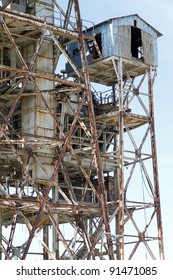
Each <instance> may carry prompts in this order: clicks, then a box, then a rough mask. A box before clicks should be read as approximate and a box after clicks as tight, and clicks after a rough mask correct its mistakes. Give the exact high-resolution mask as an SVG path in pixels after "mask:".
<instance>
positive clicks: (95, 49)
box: [87, 33, 102, 59]
mask: <svg viewBox="0 0 173 280" xmlns="http://www.w3.org/2000/svg"><path fill="white" fill-rule="evenodd" d="M87 47H88V50H89V53H90V55H91V57H92V58H93V59H97V58H99V57H101V54H102V37H101V33H98V34H96V35H95V42H94V40H89V41H87Z"/></svg>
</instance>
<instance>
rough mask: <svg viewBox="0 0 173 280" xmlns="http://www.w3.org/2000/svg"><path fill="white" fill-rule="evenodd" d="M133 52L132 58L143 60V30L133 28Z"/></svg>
mask: <svg viewBox="0 0 173 280" xmlns="http://www.w3.org/2000/svg"><path fill="white" fill-rule="evenodd" d="M131 52H132V57H136V58H139V59H142V58H143V51H142V36H141V30H140V29H139V28H137V27H133V26H132V27H131Z"/></svg>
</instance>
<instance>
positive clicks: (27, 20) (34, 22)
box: [0, 11, 93, 40]
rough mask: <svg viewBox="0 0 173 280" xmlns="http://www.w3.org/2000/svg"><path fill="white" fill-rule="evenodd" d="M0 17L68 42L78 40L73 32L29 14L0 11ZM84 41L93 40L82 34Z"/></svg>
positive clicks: (76, 34)
mask: <svg viewBox="0 0 173 280" xmlns="http://www.w3.org/2000/svg"><path fill="white" fill-rule="evenodd" d="M0 16H2V17H3V18H9V19H12V20H14V21H18V22H21V23H24V24H26V25H29V26H32V27H35V28H38V29H46V30H48V31H52V32H53V33H54V34H55V35H56V36H61V37H62V38H63V37H65V38H68V39H69V40H75V39H76V40H77V39H78V33H77V32H75V31H70V30H67V29H63V28H61V27H58V26H53V25H50V24H48V23H46V22H45V21H44V20H42V19H39V18H38V17H33V16H32V15H30V14H24V13H19V12H13V13H10V12H9V11H8V12H7V11H5V12H4V11H0ZM24 29H25V27H24ZM84 37H85V39H93V37H92V36H88V35H86V34H84Z"/></svg>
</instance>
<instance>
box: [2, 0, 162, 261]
mask: <svg viewBox="0 0 173 280" xmlns="http://www.w3.org/2000/svg"><path fill="white" fill-rule="evenodd" d="M0 2H1V7H0V31H1V32H0V61H1V63H0V149H1V153H0V252H1V259H7V260H9V259H13V258H17V259H26V258H27V259H30V258H32V257H33V256H34V257H35V256H38V258H41V259H45V260H46V259H71V260H73V259H75V260H76V259H93V260H94V259H104V258H105V259H121V260H123V259H132V258H145V257H146V255H147V258H148V259H159V258H160V259H163V258H164V248H163V232H162V219H161V206H160V195H159V180H158V166H157V152H156V139H155V125H154V101H153V86H154V81H155V78H156V73H157V72H156V71H157V62H156V60H157V54H156V52H155V51H154V49H155V47H157V43H156V42H157V38H158V37H159V36H160V35H161V34H160V33H159V32H158V31H157V30H155V29H154V28H153V27H152V26H150V25H149V24H147V23H146V22H145V21H143V20H142V19H141V18H140V17H139V16H138V15H132V16H128V17H127V18H126V17H125V18H120V19H111V20H109V21H106V22H104V23H102V24H100V25H97V26H92V27H89V28H86V27H84V22H83V21H82V19H81V15H80V8H79V1H78V0H69V1H63V2H66V6H67V8H66V10H63V9H62V7H61V1H57V0H49V1H44V0H43V1H37V0H35V1H33V0H28V1H23V0H19V1H0ZM63 5H64V3H63ZM72 16H73V17H72ZM131 22H132V23H133V24H132V23H131ZM141 23H142V25H140V24H141ZM109 24H110V26H111V27H110V26H109ZM140 26H142V27H140ZM111 28H112V29H111ZM113 28H115V30H117V33H116V34H118V37H117V38H118V39H117V40H116V39H115V41H112V42H113V44H114V50H115V53H110V54H109V55H106V54H105V52H106V50H105V49H104V43H106V40H107V39H105V38H106V36H108V34H109V30H111V32H110V34H111V36H114V34H115V33H114V31H113ZM142 28H146V29H143V30H142ZM102 29H103V30H106V31H105V32H106V33H105V34H107V35H105V34H104V36H103V34H102ZM129 34H130V35H129ZM123 36H125V37H123ZM111 38H113V37H111ZM152 40H154V43H153V41H152ZM106 44H107V43H106ZM107 45H108V49H109V48H110V45H111V41H110V42H109V44H107ZM116 46H118V47H116ZM139 53H140V54H139ZM61 58H65V60H66V61H67V63H66V69H65V70H64V71H61V72H58V70H57V69H58V67H62V66H61V65H62V64H61ZM63 67H65V65H64V66H63ZM91 82H95V83H97V85H100V86H101V85H107V86H108V89H109V90H108V91H105V92H96V91H94V90H93V87H92V85H91Z"/></svg>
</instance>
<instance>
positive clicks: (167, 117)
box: [79, 0, 173, 259]
mask: <svg viewBox="0 0 173 280" xmlns="http://www.w3.org/2000/svg"><path fill="white" fill-rule="evenodd" d="M79 3H80V9H81V16H82V18H84V19H88V20H90V21H93V22H95V23H99V22H102V21H104V20H106V19H109V18H114V17H118V16H125V15H130V14H136V13H137V14H138V15H139V16H140V17H142V18H143V19H144V20H146V21H147V22H148V23H149V24H151V25H152V26H153V27H155V28H156V29H157V30H158V31H160V32H161V33H162V34H163V37H161V38H159V39H158V51H159V67H158V75H157V78H156V81H155V89H154V92H155V97H154V101H155V123H156V137H157V138H156V141H157V155H158V164H159V181H160V193H161V206H162V219H163V230H164V244H165V255H166V259H173V201H172V200H173V183H172V172H173V171H172V167H173V158H172V149H171V146H172V139H173V128H172V125H171V112H172V110H173V84H172V80H173V77H172V75H171V74H172V69H171V68H172V65H173V51H172V44H173V32H172V30H173V16H172V11H173V1H172V0H164V1H163V0H143V1H139V0H130V1H129V0H122V1H116V0H108V1H105V0H87V1H86V0H79Z"/></svg>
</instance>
